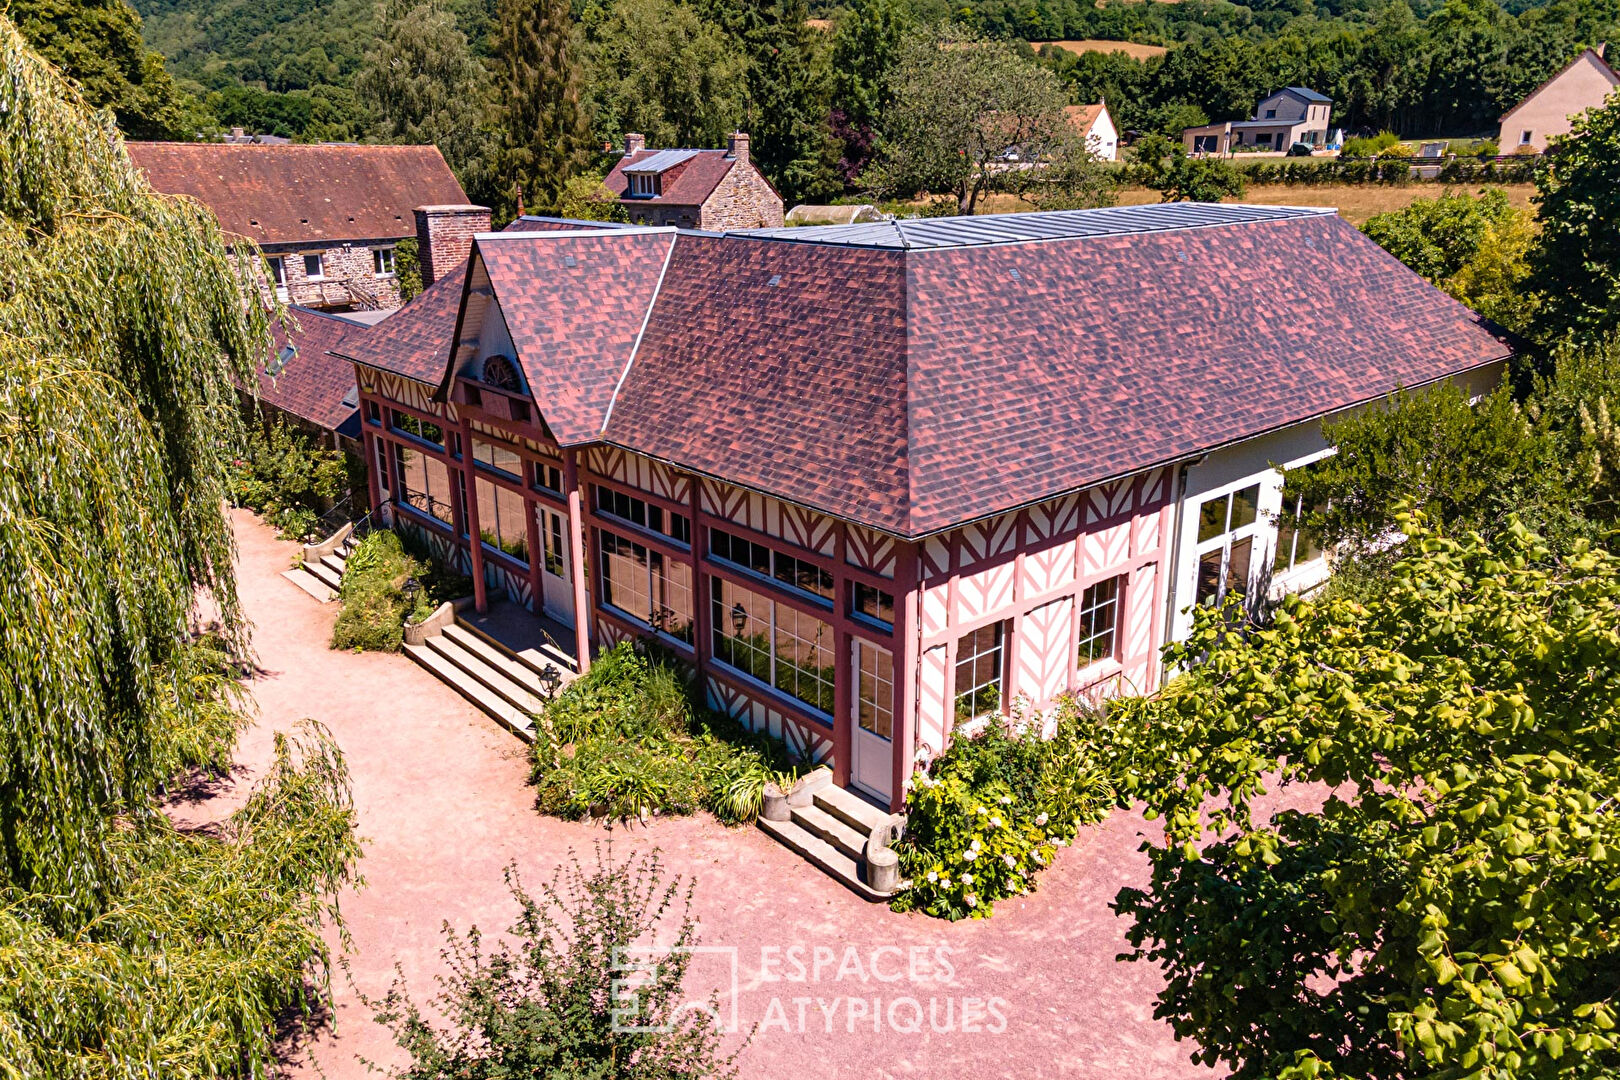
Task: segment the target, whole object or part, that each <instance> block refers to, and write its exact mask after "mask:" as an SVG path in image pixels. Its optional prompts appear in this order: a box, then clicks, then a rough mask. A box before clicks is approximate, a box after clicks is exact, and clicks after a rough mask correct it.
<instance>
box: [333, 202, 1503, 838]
mask: <svg viewBox="0 0 1620 1080" xmlns="http://www.w3.org/2000/svg"><path fill="white" fill-rule="evenodd" d="M446 265H448V263H446ZM1507 351H1508V350H1507V348H1506V346H1505V345H1504V344H1503V343H1502V341H1501V340H1500V339H1499V338H1498V336H1496V334H1494V333H1493V332H1492V329H1491V328H1490V327H1488V326H1486V325H1484V324H1483V323H1482V322H1481V320H1480V319H1479V318H1478V317H1477V316H1475V315H1474V314H1473V313H1472V312H1470V311H1468V310H1467V309H1466V308H1464V307H1463V306H1461V305H1460V304H1457V303H1456V302H1455V301H1453V300H1451V299H1450V298H1448V297H1446V296H1445V295H1444V294H1442V293H1440V292H1439V291H1437V290H1435V289H1433V288H1432V287H1430V286H1429V285H1428V284H1427V283H1425V282H1424V281H1423V280H1422V279H1421V278H1418V277H1417V276H1416V275H1414V274H1412V273H1410V272H1409V271H1407V270H1406V269H1405V268H1404V267H1403V266H1401V265H1400V264H1399V263H1398V262H1397V261H1395V260H1394V259H1393V258H1391V257H1389V256H1388V255H1387V254H1385V253H1384V252H1383V251H1382V250H1381V249H1379V248H1378V247H1377V246H1376V245H1374V244H1372V243H1371V242H1370V241H1368V240H1367V239H1366V238H1365V237H1363V236H1362V235H1361V234H1360V233H1358V232H1357V231H1356V230H1355V229H1354V228H1353V227H1351V226H1350V225H1348V224H1347V223H1345V222H1344V221H1343V220H1342V219H1340V218H1339V217H1337V216H1336V215H1334V214H1332V213H1331V212H1321V211H1315V210H1303V209H1289V208H1277V207H1242V206H1201V205H1191V204H1181V205H1167V206H1154V207H1131V208H1119V209H1110V210H1096V211H1076V212H1064V213H1051V214H1021V215H1006V216H995V217H981V218H965V219H934V220H920V221H904V222H878V223H872V224H858V225H847V226H827V227H820V228H799V229H783V230H756V231H750V232H736V233H726V234H714V233H699V232H691V231H682V230H677V229H674V228H668V227H661V228H660V227H635V226H629V227H626V226H597V225H591V224H589V223H577V222H560V221H546V220H541V219H532V218H531V219H521V220H520V221H518V222H516V223H514V226H513V227H512V228H511V229H509V230H508V231H505V232H500V233H486V234H481V235H479V236H478V237H477V238H476V241H475V242H474V244H473V245H472V250H471V253H470V257H469V258H468V260H467V261H466V264H465V266H464V267H463V268H458V269H457V270H456V271H454V272H453V273H450V274H448V275H446V276H445V277H444V278H443V279H442V280H439V281H437V282H434V283H433V284H431V285H430V286H429V287H428V288H427V290H426V291H425V292H424V293H423V295H422V296H421V297H420V298H418V299H417V300H416V301H414V302H413V303H412V304H410V305H408V306H407V307H406V308H404V309H403V310H402V311H400V312H399V313H398V314H396V315H394V316H392V317H390V318H389V319H388V320H385V321H384V322H383V323H381V324H379V326H378V327H377V328H376V329H375V330H374V331H373V332H371V333H369V334H367V335H365V336H364V337H363V338H359V339H357V343H356V344H354V345H353V346H348V352H347V354H346V357H347V358H348V359H350V360H352V361H353V362H354V364H355V366H356V372H357V381H358V384H359V388H360V401H361V418H362V421H363V423H362V425H361V426H362V430H363V432H364V437H365V440H366V448H367V453H368V455H369V460H370V461H371V462H372V464H373V468H372V470H371V475H372V481H371V482H372V490H371V498H372V501H373V504H374V505H375V507H376V508H377V509H378V511H379V512H380V513H381V514H382V515H384V516H385V517H386V518H387V519H388V520H391V521H392V522H393V523H395V524H396V525H398V526H401V527H407V528H411V529H414V530H416V531H418V532H420V533H421V534H422V535H423V536H424V537H426V538H428V539H429V540H430V541H431V542H432V543H433V544H434V545H436V546H437V548H438V550H439V551H440V552H441V553H442V554H443V556H444V557H445V558H446V559H448V560H450V561H452V562H455V563H457V564H459V565H460V566H461V567H463V568H464V569H465V571H466V572H468V573H469V574H470V575H471V576H472V578H473V580H474V583H475V590H476V596H475V602H476V605H477V607H478V608H479V610H480V611H487V610H491V609H494V608H497V607H504V608H506V609H509V610H514V611H515V610H521V611H523V612H524V613H526V614H525V617H528V618H532V619H533V620H535V622H536V624H537V625H538V626H540V627H542V628H544V629H545V631H546V632H547V633H548V634H549V635H550V636H551V637H552V638H553V639H554V641H556V642H557V643H558V644H559V645H560V646H562V647H563V648H564V649H565V650H566V651H567V652H569V653H571V654H572V655H573V657H574V658H575V659H576V661H577V663H578V664H579V665H580V666H581V667H583V666H584V665H586V664H588V663H589V658H590V654H591V652H592V650H593V649H600V648H602V647H604V646H607V645H610V644H611V643H613V642H615V641H618V640H620V639H623V638H626V637H631V636H655V637H657V638H658V639H659V640H661V641H662V642H663V644H664V645H665V646H666V647H668V648H669V649H670V650H673V651H674V652H676V653H679V654H680V655H682V656H684V657H686V658H687V659H688V660H689V661H690V662H691V663H692V664H693V665H694V666H695V668H696V669H697V670H698V672H699V673H700V677H701V679H702V680H703V685H704V687H705V688H706V691H707V696H708V699H709V701H710V703H711V704H712V705H713V706H714V707H716V708H718V709H722V710H724V711H726V712H727V713H729V714H731V715H733V716H735V717H737V718H739V719H741V720H742V721H743V722H745V723H746V724H748V725H749V726H750V727H752V728H754V729H756V730H768V731H769V732H770V733H771V734H773V735H775V736H777V737H780V738H782V739H783V740H785V741H786V742H787V744H788V745H789V746H790V747H791V748H792V749H793V750H794V751H795V752H796V753H798V754H799V755H801V756H802V757H803V758H805V759H809V760H812V761H818V762H826V763H828V764H830V765H831V766H832V768H833V771H834V774H835V777H836V779H837V782H838V783H840V784H844V785H848V786H853V787H857V788H859V789H861V790H862V791H863V792H864V793H865V794H866V795H868V796H869V797H871V798H873V799H876V800H879V801H881V802H883V803H885V804H888V805H892V806H898V805H900V803H901V802H902V801H903V798H904V788H905V784H906V781H907V779H908V777H909V776H910V774H911V771H912V769H913V767H914V765H915V761H916V759H917V757H918V756H919V755H927V754H933V753H937V752H938V751H939V750H940V749H942V748H943V746H944V745H945V742H946V740H947V739H948V738H949V737H950V733H951V731H952V730H953V728H955V727H956V726H957V725H959V724H963V723H971V722H976V721H977V720H979V719H980V718H982V717H985V716H993V715H999V714H1004V713H1007V712H1010V711H1013V710H1018V709H1030V710H1041V709H1045V708H1047V707H1049V706H1051V705H1052V704H1053V703H1054V702H1056V701H1057V700H1059V699H1060V698H1061V697H1063V696H1064V695H1068V694H1080V695H1098V694H1108V693H1117V692H1120V691H1126V690H1136V691H1146V690H1151V689H1152V688H1153V687H1154V686H1155V685H1156V684H1157V682H1158V680H1159V678H1160V677H1161V670H1160V663H1159V659H1158V652H1159V647H1160V646H1161V645H1162V644H1163V642H1164V641H1166V640H1167V638H1168V637H1169V635H1170V634H1171V632H1172V626H1173V623H1174V620H1175V617H1176V612H1177V611H1178V610H1179V609H1181V608H1184V607H1185V606H1186V605H1188V604H1190V603H1192V602H1193V601H1194V599H1195V597H1194V596H1193V595H1190V594H1189V589H1190V588H1192V587H1200V588H1202V587H1204V584H1196V583H1201V582H1202V577H1200V575H1202V576H1203V577H1207V576H1208V574H1207V572H1206V571H1205V570H1202V569H1195V572H1194V574H1193V579H1194V581H1195V586H1183V587H1179V588H1178V581H1179V580H1181V579H1182V578H1183V577H1184V575H1183V574H1182V572H1181V571H1182V568H1184V567H1186V566H1188V565H1193V566H1195V567H1198V566H1199V560H1200V559H1202V560H1203V565H1204V566H1205V567H1207V565H1208V564H1209V561H1210V560H1209V558H1208V552H1207V551H1204V552H1201V551H1200V550H1198V546H1199V543H1200V542H1199V541H1191V542H1185V537H1186V536H1196V535H1199V533H1198V530H1196V529H1195V530H1193V532H1192V533H1190V534H1189V533H1187V532H1186V530H1185V529H1184V528H1183V521H1184V518H1185V515H1186V513H1187V507H1186V505H1184V504H1185V502H1186V495H1187V491H1188V476H1189V471H1190V470H1191V471H1192V475H1194V476H1195V478H1196V476H1197V475H1198V474H1197V472H1196V470H1197V469H1198V468H1199V467H1200V466H1201V465H1202V466H1206V467H1207V466H1208V465H1209V463H1210V462H1211V461H1220V460H1225V459H1224V458H1223V457H1222V455H1226V456H1227V457H1231V456H1232V455H1233V454H1234V448H1238V449H1240V448H1242V447H1244V446H1246V445H1250V444H1253V443H1254V441H1255V440H1264V439H1272V438H1275V437H1277V435H1278V433H1280V432H1295V433H1305V434H1303V435H1301V436H1300V438H1301V439H1303V440H1304V441H1305V442H1309V441H1310V439H1312V438H1314V439H1316V440H1317V441H1318V442H1319V440H1320V430H1319V421H1320V418H1322V417H1324V416H1328V415H1332V414H1335V413H1337V412H1340V411H1342V410H1345V409H1349V408H1355V407H1363V406H1365V405H1367V404H1368V403H1371V402H1375V401H1377V400H1379V399H1381V398H1382V397H1383V396H1384V395H1387V394H1388V393H1389V392H1391V391H1392V390H1394V389H1396V388H1397V387H1402V386H1404V387H1417V386H1421V385H1424V384H1426V383H1431V382H1434V381H1436V380H1439V379H1445V378H1454V377H1458V376H1460V375H1469V376H1470V377H1479V376H1480V373H1482V372H1485V373H1489V372H1491V371H1494V370H1495V366H1496V365H1499V364H1500V363H1501V361H1502V360H1503V359H1504V357H1505V356H1506V354H1507ZM1313 431H1314V435H1312V434H1310V433H1311V432H1313ZM1296 441H1297V440H1296ZM1290 445H1291V446H1292V445H1294V444H1293V443H1291V444H1290ZM1310 452H1312V451H1311V449H1310V447H1306V448H1305V449H1303V450H1301V451H1300V453H1301V454H1302V455H1305V456H1308V455H1309V453H1310ZM1232 460H1244V459H1242V455H1238V456H1237V457H1236V458H1232ZM1279 464H1287V463H1286V462H1273V461H1260V462H1258V463H1255V462H1249V465H1248V466H1246V467H1252V468H1253V469H1254V470H1255V473H1256V475H1257V476H1260V477H1261V478H1262V479H1263V480H1264V482H1265V483H1266V484H1269V485H1271V486H1272V487H1275V488H1277V489H1279V490H1280V487H1281V482H1280V479H1279V477H1280V475H1281V474H1280V472H1278V470H1277V469H1276V468H1275V466H1277V465H1279ZM1223 476H1224V474H1223ZM1241 479H1242V478H1241V477H1235V478H1234V477H1226V478H1225V479H1224V480H1223V481H1222V482H1223V483H1225V484H1226V485H1227V486H1226V487H1224V488H1221V489H1220V491H1219V495H1220V496H1221V497H1223V498H1225V499H1226V502H1224V503H1223V504H1222V506H1223V507H1224V510H1223V517H1222V521H1221V523H1220V525H1221V529H1222V530H1223V535H1228V534H1232V533H1233V532H1234V530H1235V531H1236V532H1237V533H1241V534H1242V537H1243V538H1246V539H1251V540H1252V545H1251V546H1253V547H1255V548H1256V554H1255V555H1254V556H1253V558H1249V557H1248V556H1247V555H1245V556H1244V561H1243V562H1242V564H1241V565H1239V564H1238V561H1237V558H1238V557H1237V556H1236V555H1234V554H1233V550H1234V546H1235V543H1236V542H1233V541H1231V540H1230V535H1228V542H1226V544H1225V546H1224V547H1222V548H1220V549H1219V550H1220V555H1219V556H1218V557H1217V558H1216V560H1215V563H1214V565H1215V567H1216V570H1215V574H1216V578H1217V579H1218V580H1216V581H1215V585H1214V587H1213V588H1212V589H1211V590H1210V595H1209V596H1208V597H1205V596H1204V595H1203V594H1202V593H1200V594H1199V595H1198V596H1197V597H1196V599H1198V600H1200V601H1203V602H1212V601H1213V600H1215V599H1217V598H1218V596H1217V595H1216V594H1222V595H1224V592H1225V591H1229V590H1230V589H1232V588H1239V589H1251V588H1254V587H1256V585H1257V583H1258V582H1259V581H1260V579H1259V578H1258V577H1257V567H1258V566H1259V565H1261V564H1263V563H1264V564H1267V565H1269V562H1270V560H1271V558H1272V555H1273V552H1274V551H1275V550H1276V549H1277V546H1278V535H1279V531H1278V520H1277V517H1276V515H1275V514H1274V515H1273V516H1272V519H1271V520H1270V521H1269V522H1267V521H1264V520H1262V519H1261V518H1260V517H1259V516H1258V513H1256V514H1255V515H1254V516H1250V517H1243V515H1247V514H1248V513H1249V511H1248V509H1247V508H1245V507H1239V508H1238V509H1237V510H1234V509H1233V505H1234V503H1235V501H1236V500H1234V499H1233V498H1232V497H1231V491H1232V490H1235V489H1234V488H1233V485H1235V484H1236V483H1237V482H1238V480H1241ZM1214 490H1215V489H1214V488H1212V487H1210V486H1209V485H1207V484H1206V485H1204V486H1203V487H1201V488H1199V496H1200V499H1203V500H1205V501H1210V502H1211V505H1213V502H1212V501H1211V500H1213V498H1214V495H1213V494H1212V492H1214ZM1267 490H1271V489H1270V488H1268V489H1267ZM1273 501H1274V500H1273ZM1192 512H1193V513H1205V514H1206V516H1207V512H1206V511H1204V510H1203V509H1202V506H1201V504H1198V505H1194V506H1193V507H1192ZM1239 518H1242V520H1241V521H1239ZM1235 522H1236V524H1234V523H1235ZM1256 538H1257V539H1256ZM1203 544H1204V546H1205V547H1209V548H1210V550H1216V549H1215V548H1214V547H1210V545H1209V543H1208V542H1207V541H1203ZM1189 548H1190V549H1191V550H1189ZM1298 550H1299V551H1300V552H1301V557H1302V558H1303V557H1306V555H1307V554H1308V553H1306V552H1305V550H1304V549H1298ZM1289 551H1290V557H1291V558H1292V555H1293V553H1294V552H1295V551H1296V546H1295V545H1294V544H1293V541H1292V540H1290V548H1289Z"/></svg>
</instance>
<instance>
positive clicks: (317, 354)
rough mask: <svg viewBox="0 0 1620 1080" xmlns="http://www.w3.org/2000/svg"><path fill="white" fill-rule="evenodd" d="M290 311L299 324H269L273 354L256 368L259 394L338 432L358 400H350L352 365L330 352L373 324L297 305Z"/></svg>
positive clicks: (267, 402)
mask: <svg viewBox="0 0 1620 1080" xmlns="http://www.w3.org/2000/svg"><path fill="white" fill-rule="evenodd" d="M288 315H289V316H291V319H292V320H293V321H294V322H296V324H297V325H296V326H283V325H282V324H280V323H277V324H275V326H273V327H272V328H271V333H272V337H273V342H272V344H271V347H270V352H269V354H268V355H266V356H265V358H264V360H263V362H261V363H260V364H259V366H258V369H257V372H256V374H257V379H256V383H257V388H258V392H259V397H260V399H261V400H263V401H264V402H265V403H266V404H268V405H273V406H275V407H276V408H278V409H280V410H282V411H283V412H287V413H291V414H292V415H294V416H297V417H299V418H301V419H304V420H308V421H309V422H310V423H312V424H315V425H316V426H317V427H322V428H326V429H327V430H330V431H337V430H339V429H340V428H342V427H343V426H344V424H345V423H347V422H348V421H349V420H351V419H352V418H353V417H354V415H355V412H356V411H357V404H356V403H355V402H354V401H352V400H346V399H349V398H351V391H353V389H354V367H353V365H351V364H348V363H345V362H344V361H343V360H341V359H339V358H338V357H336V356H334V355H332V352H333V351H334V350H341V349H343V348H345V346H346V345H347V344H348V343H351V342H358V341H360V340H361V339H363V338H364V337H365V336H366V335H367V334H369V333H370V332H371V327H369V326H363V325H361V324H359V323H354V322H350V321H348V320H347V319H341V318H338V317H336V316H333V315H326V314H323V313H322V312H319V311H313V310H311V309H309V308H301V307H295V308H292V309H290V310H289V311H288ZM289 350H290V351H289ZM345 434H347V432H345Z"/></svg>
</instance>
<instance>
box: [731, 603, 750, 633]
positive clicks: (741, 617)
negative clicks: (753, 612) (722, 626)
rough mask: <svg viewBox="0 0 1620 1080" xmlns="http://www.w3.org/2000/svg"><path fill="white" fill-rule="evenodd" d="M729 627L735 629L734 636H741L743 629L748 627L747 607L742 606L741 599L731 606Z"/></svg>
mask: <svg viewBox="0 0 1620 1080" xmlns="http://www.w3.org/2000/svg"><path fill="white" fill-rule="evenodd" d="M731 629H732V630H734V631H736V634H735V636H736V637H742V636H743V631H744V630H746V629H748V609H747V608H745V607H743V606H742V601H741V600H739V601H737V602H736V603H735V604H733V605H732V607H731Z"/></svg>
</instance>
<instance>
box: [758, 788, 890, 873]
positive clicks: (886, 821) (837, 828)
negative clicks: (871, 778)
mask: <svg viewBox="0 0 1620 1080" xmlns="http://www.w3.org/2000/svg"><path fill="white" fill-rule="evenodd" d="M786 803H787V805H786V812H787V816H786V820H781V819H773V818H771V817H768V816H767V815H766V813H762V814H761V815H760V816H759V827H760V829H762V830H763V831H764V832H766V833H768V834H770V835H771V836H773V837H775V838H776V839H777V840H778V841H780V842H781V843H782V844H784V845H786V846H787V847H788V848H789V849H791V850H793V851H795V852H797V853H798V854H799V855H801V856H803V857H804V858H805V859H806V860H808V861H809V862H811V863H813V864H815V865H816V866H818V867H820V868H821V869H822V870H823V871H824V872H825V873H827V874H828V875H830V876H831V877H832V878H833V879H834V880H836V881H837V882H838V883H839V884H841V885H843V886H844V887H845V888H847V889H849V890H850V891H851V892H853V893H855V894H856V895H857V896H859V897H861V898H862V899H865V900H870V901H873V902H874V903H881V902H884V901H887V900H888V899H890V898H891V897H892V896H894V894H895V893H896V892H898V891H899V890H900V887H901V886H902V885H903V884H904V883H903V882H897V883H896V884H895V885H894V886H893V887H890V888H881V887H874V885H873V882H872V879H873V877H874V876H875V875H873V874H871V873H870V872H869V871H870V864H871V863H872V862H875V861H878V860H877V859H875V858H874V859H869V858H868V855H869V853H871V852H873V851H874V850H880V849H886V848H887V845H888V840H887V839H886V838H885V833H886V832H887V830H889V829H891V828H893V827H894V825H895V822H896V815H892V814H889V813H886V812H885V811H883V810H880V809H878V808H877V807H876V806H873V805H872V804H871V803H869V802H867V801H866V800H865V799H863V798H861V797H860V796H859V795H856V794H855V793H854V792H851V791H846V790H845V789H844V788H841V787H838V786H837V785H836V784H834V783H833V782H832V773H831V772H829V771H828V770H826V769H818V770H816V771H815V772H813V773H811V774H810V775H809V776H806V777H804V778H803V779H801V780H800V781H799V783H798V784H797V785H795V787H794V789H793V791H792V792H790V793H789V794H788V795H787V797H786ZM770 812H771V811H770V810H769V807H767V813H770ZM874 838H877V839H876V841H874ZM882 857H886V858H887V860H888V861H889V862H890V863H891V864H892V860H893V856H892V855H891V854H889V853H888V852H887V851H886V850H883V856H882Z"/></svg>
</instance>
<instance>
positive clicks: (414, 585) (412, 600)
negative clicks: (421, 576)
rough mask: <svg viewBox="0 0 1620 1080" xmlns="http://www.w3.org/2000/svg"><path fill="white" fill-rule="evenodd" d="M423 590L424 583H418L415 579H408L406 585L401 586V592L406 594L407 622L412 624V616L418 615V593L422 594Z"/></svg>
mask: <svg viewBox="0 0 1620 1080" xmlns="http://www.w3.org/2000/svg"><path fill="white" fill-rule="evenodd" d="M421 589H422V583H421V582H420V581H417V580H416V579H415V578H414V577H408V578H406V579H405V584H404V585H401V586H400V590H399V591H400V592H402V593H404V594H405V621H406V622H410V621H411V616H412V615H414V614H416V594H417V593H418V592H420V591H421Z"/></svg>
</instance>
